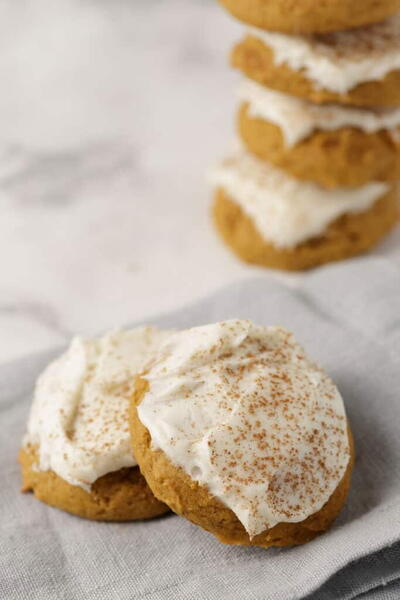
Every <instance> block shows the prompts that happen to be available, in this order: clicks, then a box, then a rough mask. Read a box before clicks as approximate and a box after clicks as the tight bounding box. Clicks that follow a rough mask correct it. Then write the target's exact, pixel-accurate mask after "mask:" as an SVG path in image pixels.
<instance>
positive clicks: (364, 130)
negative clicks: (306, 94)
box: [238, 80, 400, 188]
mask: <svg viewBox="0 0 400 600" xmlns="http://www.w3.org/2000/svg"><path fill="white" fill-rule="evenodd" d="M240 97H241V99H242V100H243V104H242V106H241V109H240V112H239V119H238V125H239V133H240V137H241V140H242V142H243V143H244V145H245V146H246V148H247V149H248V150H249V151H250V152H251V153H252V154H255V155H256V156H258V157H259V158H261V159H263V160H266V161H268V162H270V163H272V164H273V165H274V166H276V167H279V168H281V169H284V170H285V171H287V172H288V173H290V174H291V175H293V176H294V177H297V178H298V179H302V180H310V181H314V182H316V183H319V184H320V185H322V186H323V187H327V188H335V187H340V186H360V185H364V184H365V183H368V182H370V181H394V180H396V179H399V177H400V109H399V108H395V109H389V108H376V109H359V108H353V107H347V106H341V105H338V104H335V105H331V104H327V105H316V104H313V103H311V102H309V101H308V100H302V99H300V98H295V97H293V96H287V95H286V94H282V93H280V92H276V91H273V90H270V89H268V88H266V87H264V86H261V85H259V84H257V83H255V82H253V81H250V80H246V81H244V82H243V84H242V86H241V89H240Z"/></svg>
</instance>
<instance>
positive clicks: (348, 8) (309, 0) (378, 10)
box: [220, 0, 400, 34]
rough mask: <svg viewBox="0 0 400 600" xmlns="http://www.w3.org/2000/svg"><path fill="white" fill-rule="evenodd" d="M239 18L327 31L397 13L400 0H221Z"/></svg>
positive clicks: (292, 29) (270, 26) (273, 27)
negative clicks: (358, 0) (357, 0)
mask: <svg viewBox="0 0 400 600" xmlns="http://www.w3.org/2000/svg"><path fill="white" fill-rule="evenodd" d="M220 2H221V4H222V5H223V6H224V7H225V8H226V9H227V10H228V11H229V12H230V13H231V14H232V15H233V16H234V17H236V18H237V19H240V20H241V21H244V22H245V23H249V24H250V25H255V26H256V27H260V28H262V29H267V30H269V31H282V32H285V33H292V34H293V33H324V32H329V31H340V30H342V29H351V28H354V27H362V26H365V25H369V24H371V23H379V22H380V21H382V20H384V19H386V18H387V17H390V16H391V15H394V14H395V13H396V12H398V11H399V10H400V2H399V1H398V0H386V1H380V2H376V0H363V2H362V3H357V2H351V0H325V1H324V2H315V0H220Z"/></svg>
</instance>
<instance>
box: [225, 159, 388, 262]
mask: <svg viewBox="0 0 400 600" xmlns="http://www.w3.org/2000/svg"><path fill="white" fill-rule="evenodd" d="M213 182H214V184H215V186H216V188H217V192H216V197H215V203H214V207H213V215H214V222H215V225H216V228H217V230H218V231H219V233H220V235H221V237H222V238H223V240H224V241H225V242H226V244H227V245H228V246H230V248H231V249H232V250H233V251H234V252H235V253H236V254H237V255H238V256H239V257H240V258H242V259H243V260H245V261H247V262H251V263H255V264H259V265H262V266H265V267H273V268H279V269H286V270H302V269H308V268H311V267H315V266H317V265H321V264H323V263H327V262H331V261H336V260H341V259H344V258H348V257H350V256H354V255H356V254H359V253H361V252H364V251H366V250H368V249H369V248H371V247H372V246H374V245H375V244H376V243H377V242H378V241H379V240H380V239H381V238H382V237H383V236H384V235H385V234H386V233H387V232H388V231H389V230H390V229H391V228H392V227H393V225H394V224H395V223H396V220H397V195H396V186H390V185H388V184H384V183H378V182H374V183H369V184H367V185H365V186H363V187H360V188H338V189H335V190H325V189H323V188H321V187H319V186H318V185H316V184H312V183H305V182H301V181H298V180H296V179H292V178H291V177H289V176H288V175H286V174H285V173H284V172H283V171H281V170H279V169H276V168H274V167H271V165H269V164H268V163H266V162H263V161H260V160H259V159H257V158H255V157H252V156H250V155H248V154H246V153H238V154H237V155H236V156H234V157H233V158H231V159H229V160H227V161H225V162H224V163H223V164H222V165H221V166H220V168H219V169H217V170H216V171H215V174H214V177H213Z"/></svg>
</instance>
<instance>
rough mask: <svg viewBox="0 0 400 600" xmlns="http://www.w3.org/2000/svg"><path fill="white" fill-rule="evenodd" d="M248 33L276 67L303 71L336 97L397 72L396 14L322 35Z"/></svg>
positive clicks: (399, 36) (399, 34)
mask: <svg viewBox="0 0 400 600" xmlns="http://www.w3.org/2000/svg"><path fill="white" fill-rule="evenodd" d="M249 34H250V35H251V36H253V37H257V38H259V39H260V40H261V41H262V42H264V43H265V44H266V45H267V46H269V47H270V48H271V49H272V50H273V52H274V59H275V63H276V64H277V65H282V64H286V65H288V66H289V67H290V68H291V69H293V70H295V71H300V70H304V73H305V75H306V76H307V77H308V78H309V79H311V80H312V81H313V82H314V83H315V85H316V86H318V87H320V88H324V89H326V90H330V91H332V92H336V93H338V94H345V93H346V92H348V91H349V90H351V89H352V88H354V87H355V86H357V85H358V84H360V83H364V82H366V81H379V80H380V79H382V78H383V77H385V75H387V74H388V73H390V71H394V70H396V69H400V15H396V16H395V17H392V18H391V19H388V20H386V21H383V22H381V23H378V24H376V25H371V26H369V27H360V28H358V29H351V30H348V31H341V32H337V33H329V34H323V35H285V34H283V33H275V32H269V31H264V30H262V29H258V28H255V27H251V28H250V29H249Z"/></svg>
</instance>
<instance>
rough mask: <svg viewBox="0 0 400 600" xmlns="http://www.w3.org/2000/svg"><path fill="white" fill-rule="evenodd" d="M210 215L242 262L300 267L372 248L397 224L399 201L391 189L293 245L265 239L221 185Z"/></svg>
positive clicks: (308, 267)
mask: <svg viewBox="0 0 400 600" xmlns="http://www.w3.org/2000/svg"><path fill="white" fill-rule="evenodd" d="M213 219H214V223H215V227H216V229H217V231H218V233H219V234H220V236H221V238H222V239H223V240H224V242H225V243H226V245H227V246H229V248H230V249H231V250H233V252H234V253H235V254H236V255H237V256H238V257H239V258H241V259H242V260H244V261H245V262H249V263H253V264H257V265H260V266H262V267H269V268H273V269H283V270H286V271H302V270H305V269H310V268H313V267H317V266H320V265H323V264H325V263H329V262H333V261H338V260H343V259H345V258H350V257H351V256H356V255H358V254H361V253H363V252H366V251H367V250H369V249H371V248H373V247H374V246H375V245H376V244H377V243H378V242H379V241H380V240H381V239H382V238H383V237H384V236H385V235H386V234H387V233H389V231H390V230H391V229H392V228H393V227H394V225H395V224H396V222H397V219H398V203H397V196H396V193H395V191H394V190H393V191H391V192H390V193H389V194H387V195H385V196H383V197H382V198H381V199H380V200H378V202H377V203H376V204H375V205H374V206H373V207H372V208H370V209H368V210H367V211H365V212H363V213H359V214H345V215H343V216H341V217H339V218H338V219H337V220H336V221H334V222H333V223H331V224H330V225H329V226H328V227H327V229H326V231H325V232H324V234H323V235H320V236H318V237H315V238H313V239H310V240H308V241H305V242H303V243H301V244H298V245H297V246H295V247H294V248H277V247H276V246H275V245H274V244H273V243H271V242H268V241H267V240H266V239H265V238H264V237H263V236H262V235H261V234H260V232H259V231H258V230H257V228H256V227H255V225H254V222H253V220H252V219H251V218H250V217H249V216H248V215H246V214H245V213H244V212H243V210H242V209H241V208H240V206H239V205H238V204H236V203H235V202H234V201H233V200H232V199H231V198H230V197H229V196H228V195H227V194H226V193H225V192H224V191H223V190H222V189H220V190H218V192H217V193H216V196H215V201H214V205H213Z"/></svg>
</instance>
